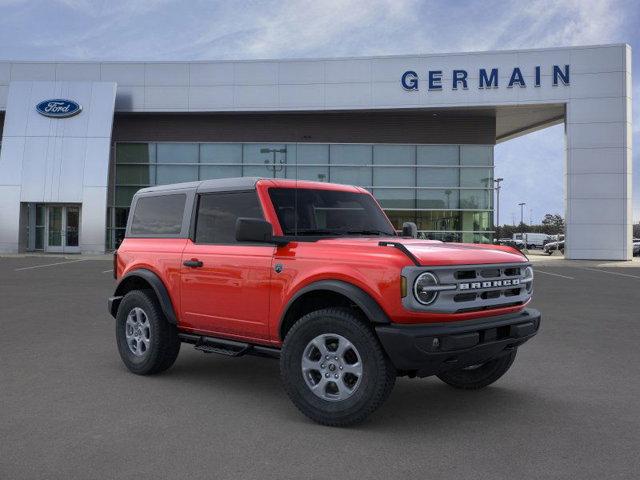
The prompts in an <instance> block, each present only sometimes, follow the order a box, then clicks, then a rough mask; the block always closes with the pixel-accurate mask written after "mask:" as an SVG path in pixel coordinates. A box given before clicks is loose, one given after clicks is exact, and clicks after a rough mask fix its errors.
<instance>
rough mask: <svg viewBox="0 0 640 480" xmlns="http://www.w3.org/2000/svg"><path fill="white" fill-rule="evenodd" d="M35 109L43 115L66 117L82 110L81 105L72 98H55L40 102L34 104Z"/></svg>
mask: <svg viewBox="0 0 640 480" xmlns="http://www.w3.org/2000/svg"><path fill="white" fill-rule="evenodd" d="M36 110H37V111H38V113H39V114H40V115H44V116H45V117H53V118H66V117H73V116H74V115H77V114H79V113H80V112H81V111H82V106H81V105H80V104H78V103H76V102H74V101H72V100H64V99H61V98H56V99H53V100H45V101H44V102H40V103H39V104H38V105H36Z"/></svg>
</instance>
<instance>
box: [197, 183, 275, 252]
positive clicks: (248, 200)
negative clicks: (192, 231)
mask: <svg viewBox="0 0 640 480" xmlns="http://www.w3.org/2000/svg"><path fill="white" fill-rule="evenodd" d="M238 217H247V218H264V216H263V215H262V208H261V207H260V203H259V202H258V196H257V194H256V192H255V191H251V192H229V193H208V194H203V195H200V199H199V201H198V216H197V219H196V243H218V244H230V243H237V242H236V220H237V219H238Z"/></svg>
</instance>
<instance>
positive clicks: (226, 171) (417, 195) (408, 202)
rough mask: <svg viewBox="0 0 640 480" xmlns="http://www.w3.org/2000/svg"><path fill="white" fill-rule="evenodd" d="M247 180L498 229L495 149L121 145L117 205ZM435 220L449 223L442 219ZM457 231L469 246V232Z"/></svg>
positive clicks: (464, 226)
mask: <svg viewBox="0 0 640 480" xmlns="http://www.w3.org/2000/svg"><path fill="white" fill-rule="evenodd" d="M264 149H269V150H273V149H275V150H284V149H286V152H283V151H280V152H275V154H274V153H273V152H264V151H263V150H264ZM240 176H255V177H275V178H289V179H299V180H311V181H321V182H333V183H342V184H351V185H359V186H363V187H366V188H367V189H369V190H370V191H371V192H372V193H374V195H375V196H376V197H377V198H378V200H379V201H380V203H381V204H382V205H383V206H384V207H385V208H387V209H408V215H405V214H403V216H402V218H405V217H408V219H407V220H406V221H415V220H416V218H417V217H419V218H423V217H424V216H423V215H422V214H421V213H419V212H417V211H416V210H415V209H418V210H419V209H427V210H434V211H437V210H439V211H447V212H451V211H454V212H455V211H456V210H472V211H474V212H475V211H479V210H489V211H488V212H486V214H487V215H488V217H486V218H485V217H482V218H480V219H475V220H473V219H471V220H469V219H467V218H466V217H464V216H463V215H459V214H457V216H454V217H455V218H457V219H458V220H456V221H457V226H456V227H451V228H455V229H459V230H461V231H463V230H466V229H467V228H470V229H476V228H479V229H480V230H475V232H476V233H478V232H480V236H481V237H482V238H484V235H485V234H483V233H482V231H483V229H484V228H489V229H490V228H492V227H485V226H483V225H488V224H490V223H491V222H490V221H485V220H486V219H490V217H492V212H491V211H490V210H491V209H492V208H493V187H494V185H493V146H491V145H400V144H397V145H396V144H375V145H374V144H314V143H290V144H284V143H175V142H173V143H172V142H167V143H148V144H147V143H118V144H117V145H116V166H115V192H112V195H111V196H110V198H111V199H112V200H111V201H112V205H111V207H112V208H117V209H126V208H128V207H129V205H130V204H131V198H132V197H133V194H134V193H135V192H136V191H137V190H138V189H139V188H142V187H145V186H153V185H159V184H167V183H176V182H186V181H193V180H203V179H214V178H230V177H240ZM380 187H388V188H380ZM436 217H437V218H439V219H440V220H438V221H440V222H441V223H442V221H444V220H443V218H444V217H442V215H440V214H438V215H436ZM436 217H433V218H436ZM463 217H464V218H463ZM447 218H448V220H447V222H448V223H449V224H451V223H452V222H453V223H455V222H454V218H453V217H451V218H449V217H447ZM424 221H427V220H424ZM434 221H435V220H429V222H432V223H433V222H434ZM114 223H116V224H117V225H110V226H109V228H110V229H112V231H111V235H110V237H109V238H110V240H109V241H110V242H112V243H113V240H112V239H115V238H116V236H120V235H121V233H120V230H119V229H123V228H124V225H125V224H126V217H124V218H122V220H121V221H117V222H114ZM118 225H122V226H118ZM399 227H401V224H400V225H399ZM441 227H442V225H440V226H437V225H436V226H434V227H433V229H435V230H434V231H441V230H439V229H440V228H441ZM425 228H426V227H425ZM447 228H449V227H447ZM36 229H37V226H36ZM424 231H427V230H424ZM453 233H454V234H456V235H457V236H456V238H457V239H458V240H462V234H459V235H458V233H457V232H453ZM36 235H38V234H37V232H36ZM465 235H466V234H465ZM465 238H470V237H468V236H466V237H465ZM473 238H480V237H473Z"/></svg>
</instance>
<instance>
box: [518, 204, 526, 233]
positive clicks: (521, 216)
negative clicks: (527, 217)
mask: <svg viewBox="0 0 640 480" xmlns="http://www.w3.org/2000/svg"><path fill="white" fill-rule="evenodd" d="M526 204H527V203H526V202H522V203H519V204H518V205H520V225H521V226H523V225H524V206H525V205H526ZM523 229H524V227H523Z"/></svg>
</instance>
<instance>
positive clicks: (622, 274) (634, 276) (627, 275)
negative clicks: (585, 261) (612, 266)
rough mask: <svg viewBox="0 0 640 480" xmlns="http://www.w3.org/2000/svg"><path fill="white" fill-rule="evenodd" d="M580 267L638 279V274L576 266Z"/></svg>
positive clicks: (639, 277)
mask: <svg viewBox="0 0 640 480" xmlns="http://www.w3.org/2000/svg"><path fill="white" fill-rule="evenodd" d="M578 268H581V269H582V270H589V271H590V272H601V273H608V274H610V275H618V276H620V277H631V278H638V279H640V276H638V275H631V274H629V273H620V272H610V271H608V270H600V269H599V268H589V267H578Z"/></svg>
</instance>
